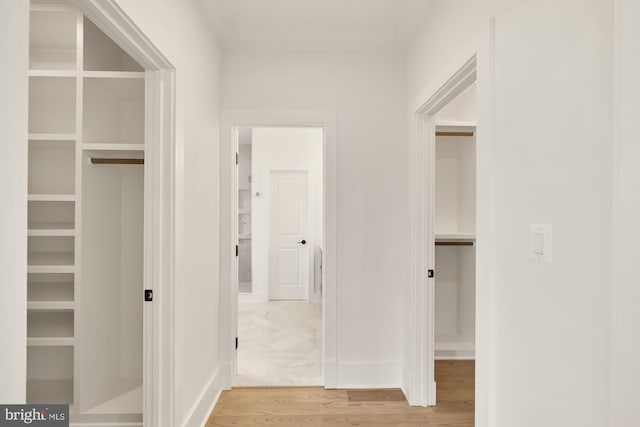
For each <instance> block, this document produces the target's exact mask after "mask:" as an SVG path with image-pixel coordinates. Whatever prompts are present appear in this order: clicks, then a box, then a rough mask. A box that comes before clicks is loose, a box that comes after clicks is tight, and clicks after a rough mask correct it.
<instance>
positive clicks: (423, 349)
mask: <svg viewBox="0 0 640 427" xmlns="http://www.w3.org/2000/svg"><path fill="white" fill-rule="evenodd" d="M477 75H478V61H477V55H476V54H474V55H473V56H472V57H471V58H470V59H468V60H467V61H466V62H465V63H464V64H463V65H462V66H461V67H460V68H459V69H458V70H457V71H456V72H455V73H454V74H453V75H452V76H451V77H450V78H449V79H448V80H447V81H446V82H445V83H444V84H443V85H442V86H441V87H440V88H439V89H438V90H437V91H436V92H435V93H434V94H433V95H432V96H431V97H430V98H429V99H428V100H427V101H426V102H425V103H424V104H423V105H422V106H421V107H420V108H419V109H418V110H417V111H416V112H415V113H414V114H413V133H412V139H411V159H412V160H411V183H412V200H413V202H412V209H411V211H412V218H411V229H412V233H411V235H412V239H411V282H410V293H409V300H408V301H409V318H410V323H409V328H410V329H409V343H408V348H409V356H410V358H409V359H408V360H407V370H408V372H406V373H405V379H404V380H403V382H404V388H405V393H406V394H407V398H408V400H409V403H410V404H411V405H419V406H432V405H435V404H436V383H435V372H434V366H435V278H433V277H431V278H430V277H428V274H427V270H429V269H434V268H435V265H434V264H435V244H434V237H435V230H434V215H435V211H434V209H433V206H434V201H435V167H434V166H435V142H436V120H435V115H436V113H438V112H439V111H440V110H441V109H442V108H443V107H445V106H446V105H447V104H449V102H451V101H452V100H453V99H454V98H455V97H457V96H458V95H459V94H461V93H462V92H463V91H464V90H465V89H467V88H468V87H469V86H471V85H472V84H473V83H474V82H475V81H476V78H477ZM479 121H480V120H479ZM478 129H480V130H481V131H482V128H481V127H478ZM481 131H480V132H479V138H478V141H480V139H481V138H482V136H481ZM479 149H480V145H478V146H477V150H478V151H479ZM482 170H484V169H482ZM480 171H481V169H480V168H479V169H478V171H477V172H476V176H478V174H479V173H480ZM476 197H477V206H478V210H480V209H481V208H482V206H484V203H485V202H486V201H483V200H482V199H481V198H479V197H478V196H476ZM489 203H490V201H489ZM476 222H477V223H478V224H480V221H479V219H476ZM483 231H484V230H483V229H479V227H477V233H478V234H479V235H482V233H483ZM482 238H483V239H484V236H482ZM486 248H487V247H486V246H484V245H478V246H477V251H478V254H477V259H481V252H482V253H484V252H483V251H485V250H486ZM482 280H483V278H481V277H480V274H478V271H477V270H476V283H477V284H478V285H477V287H478V288H479V289H483V286H482V284H481V282H482ZM478 293H479V292H478ZM476 300H478V297H476ZM477 304H478V303H477V302H476V305H477ZM479 313H480V311H479V310H478V309H477V308H476V328H478V323H479V322H478V319H479V317H480V315H479ZM478 341H479V339H478V336H477V337H476V343H477V342H478ZM477 347H478V346H477V344H476V348H477ZM476 356H477V354H476Z"/></svg>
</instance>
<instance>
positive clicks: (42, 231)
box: [27, 228, 76, 237]
mask: <svg viewBox="0 0 640 427" xmlns="http://www.w3.org/2000/svg"><path fill="white" fill-rule="evenodd" d="M75 235H76V231H75V230H73V229H68V228H64V229H62V228H38V229H29V230H28V231H27V236H29V237H73V236H75Z"/></svg>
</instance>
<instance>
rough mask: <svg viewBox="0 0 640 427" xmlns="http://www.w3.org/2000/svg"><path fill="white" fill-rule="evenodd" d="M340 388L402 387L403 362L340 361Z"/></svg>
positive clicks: (338, 365) (338, 377)
mask: <svg viewBox="0 0 640 427" xmlns="http://www.w3.org/2000/svg"><path fill="white" fill-rule="evenodd" d="M337 374H338V375H337V382H338V385H337V386H338V388H401V387H402V363H401V362H338V364H337Z"/></svg>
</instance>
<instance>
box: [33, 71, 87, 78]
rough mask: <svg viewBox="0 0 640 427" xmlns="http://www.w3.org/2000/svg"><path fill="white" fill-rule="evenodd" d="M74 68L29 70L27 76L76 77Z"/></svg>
mask: <svg viewBox="0 0 640 427" xmlns="http://www.w3.org/2000/svg"><path fill="white" fill-rule="evenodd" d="M77 74H78V73H77V72H76V71H75V70H29V77H76V76H77Z"/></svg>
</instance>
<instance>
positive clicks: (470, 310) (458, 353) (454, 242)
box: [435, 122, 476, 359]
mask: <svg viewBox="0 0 640 427" xmlns="http://www.w3.org/2000/svg"><path fill="white" fill-rule="evenodd" d="M436 130H437V136H436V160H435V168H436V171H435V174H436V183H435V187H436V191H435V245H436V246H435V248H436V249H435V267H436V276H435V277H436V278H435V291H436V358H437V359H472V358H474V357H475V257H476V253H475V252H476V251H475V241H476V234H475V222H476V206H475V197H476V168H475V164H476V162H475V153H476V147H475V130H476V128H475V123H467V122H444V123H443V122H440V123H437V127H436Z"/></svg>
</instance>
